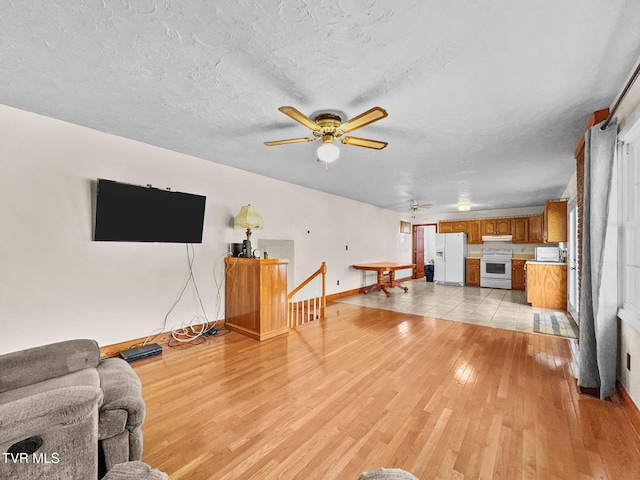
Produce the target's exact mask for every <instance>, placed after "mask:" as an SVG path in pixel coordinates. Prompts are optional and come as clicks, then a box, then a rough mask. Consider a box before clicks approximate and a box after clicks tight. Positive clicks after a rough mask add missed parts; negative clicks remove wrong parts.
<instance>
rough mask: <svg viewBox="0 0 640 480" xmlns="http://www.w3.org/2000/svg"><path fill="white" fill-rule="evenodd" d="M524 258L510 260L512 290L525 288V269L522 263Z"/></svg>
mask: <svg viewBox="0 0 640 480" xmlns="http://www.w3.org/2000/svg"><path fill="white" fill-rule="evenodd" d="M525 263H526V260H512V261H511V289H512V290H524V289H525V283H526V282H525V269H524V265H525Z"/></svg>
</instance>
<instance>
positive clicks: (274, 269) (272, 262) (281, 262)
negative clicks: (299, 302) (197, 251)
mask: <svg viewBox="0 0 640 480" xmlns="http://www.w3.org/2000/svg"><path fill="white" fill-rule="evenodd" d="M288 264H289V260H286V259H282V258H269V259H266V260H261V259H257V258H235V257H227V258H225V266H226V285H225V317H226V320H225V325H226V327H227V328H228V329H229V330H232V331H234V332H238V333H242V334H243V335H246V336H248V337H251V338H253V339H255V340H260V341H262V340H266V339H268V338H271V337H275V336H277V335H285V334H288V333H289V321H288V303H287V265H288Z"/></svg>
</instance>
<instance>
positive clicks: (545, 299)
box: [526, 262, 567, 310]
mask: <svg viewBox="0 0 640 480" xmlns="http://www.w3.org/2000/svg"><path fill="white" fill-rule="evenodd" d="M526 265H527V267H526V268H527V278H526V289H527V302H529V303H530V304H531V305H532V306H533V307H541V308H553V309H556V310H566V309H567V265H566V263H547V264H545V263H541V262H527V264H526Z"/></svg>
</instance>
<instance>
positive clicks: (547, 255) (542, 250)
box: [536, 247, 560, 262]
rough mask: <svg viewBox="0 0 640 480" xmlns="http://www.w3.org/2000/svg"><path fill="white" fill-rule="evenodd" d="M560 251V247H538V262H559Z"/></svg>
mask: <svg viewBox="0 0 640 480" xmlns="http://www.w3.org/2000/svg"><path fill="white" fill-rule="evenodd" d="M559 261H560V249H559V248H558V247H536V262H559Z"/></svg>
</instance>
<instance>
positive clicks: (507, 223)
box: [496, 218, 513, 235]
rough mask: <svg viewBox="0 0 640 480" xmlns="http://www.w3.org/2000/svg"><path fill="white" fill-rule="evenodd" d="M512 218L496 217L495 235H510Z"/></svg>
mask: <svg viewBox="0 0 640 480" xmlns="http://www.w3.org/2000/svg"><path fill="white" fill-rule="evenodd" d="M512 221H513V219H512V218H496V235H511V223H512Z"/></svg>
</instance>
